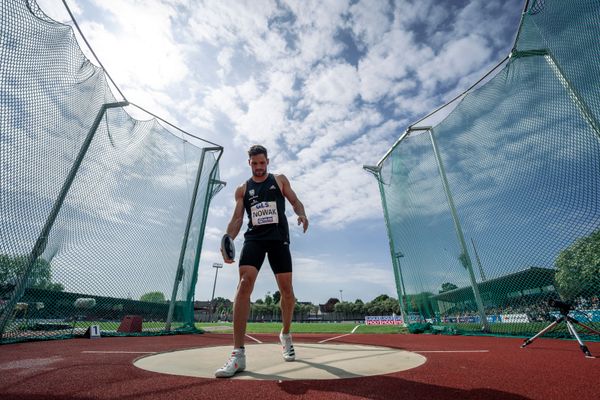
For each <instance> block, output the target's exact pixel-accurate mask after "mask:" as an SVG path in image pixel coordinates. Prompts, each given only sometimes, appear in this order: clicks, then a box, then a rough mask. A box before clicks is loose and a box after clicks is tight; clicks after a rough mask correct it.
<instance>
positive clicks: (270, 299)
mask: <svg viewBox="0 0 600 400" xmlns="http://www.w3.org/2000/svg"><path fill="white" fill-rule="evenodd" d="M265 304H266V305H268V306H270V305H271V304H273V297H271V295H269V294H267V295H266V296H265Z"/></svg>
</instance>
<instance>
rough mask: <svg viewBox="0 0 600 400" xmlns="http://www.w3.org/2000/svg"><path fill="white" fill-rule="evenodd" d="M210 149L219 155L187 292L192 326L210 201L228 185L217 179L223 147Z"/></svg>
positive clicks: (208, 194) (206, 196)
mask: <svg viewBox="0 0 600 400" xmlns="http://www.w3.org/2000/svg"><path fill="white" fill-rule="evenodd" d="M208 151H218V152H219V155H218V156H217V158H216V160H215V164H214V165H213V168H212V170H211V172H210V175H209V178H208V186H207V188H206V194H205V197H204V208H203V211H202V220H201V221H200V233H199V235H198V243H197V244H196V249H197V251H196V257H195V258H194V267H193V269H192V271H193V272H192V279H191V280H190V290H189V291H188V293H187V299H186V300H187V303H188V304H189V305H190V306H191V307H190V310H189V312H190V315H191V318H190V320H189V321H187V322H188V323H189V324H190V325H191V326H193V325H194V321H193V319H194V307H193V306H192V301H193V298H194V293H195V290H194V289H195V287H196V283H197V282H198V268H199V265H200V256H201V255H202V245H203V243H204V232H205V231H206V221H207V220H208V208H209V206H210V201H211V200H212V198H213V197H214V196H215V195H216V194H217V193H218V192H219V191H220V190H221V189H222V188H223V186H224V185H226V183H225V182H223V181H220V180H216V179H215V175H216V174H217V171H218V169H217V166H218V165H219V161H220V159H221V156H222V155H223V148H221V147H219V148H214V147H211V148H208ZM216 185H218V186H219V189H218V190H213V186H216Z"/></svg>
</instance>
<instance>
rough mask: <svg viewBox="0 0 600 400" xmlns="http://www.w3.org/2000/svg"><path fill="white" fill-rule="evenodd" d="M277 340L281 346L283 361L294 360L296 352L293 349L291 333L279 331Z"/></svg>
mask: <svg viewBox="0 0 600 400" xmlns="http://www.w3.org/2000/svg"><path fill="white" fill-rule="evenodd" d="M279 340H280V341H281V346H282V347H283V349H282V353H283V359H284V360H285V361H294V360H295V359H296V352H295V351H294V344H293V343H292V335H291V334H290V333H288V334H283V333H280V334H279Z"/></svg>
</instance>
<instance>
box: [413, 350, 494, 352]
mask: <svg viewBox="0 0 600 400" xmlns="http://www.w3.org/2000/svg"><path fill="white" fill-rule="evenodd" d="M412 351H413V352H414V353H489V352H490V351H489V350H412Z"/></svg>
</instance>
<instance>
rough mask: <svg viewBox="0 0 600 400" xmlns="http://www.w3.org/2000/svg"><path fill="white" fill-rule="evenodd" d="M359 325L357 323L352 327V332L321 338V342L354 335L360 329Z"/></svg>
mask: <svg viewBox="0 0 600 400" xmlns="http://www.w3.org/2000/svg"><path fill="white" fill-rule="evenodd" d="M359 326H360V325H356V326H355V327H354V329H352V332H350V333H346V334H345V335H340V336H335V337H332V338H329V339H325V340H321V341H320V342H319V343H325V342H329V341H330V340H335V339H339V338H342V337H344V336H350V335H352V334H353V333H354V332H355V331H356V330H357V329H358V327H359Z"/></svg>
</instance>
